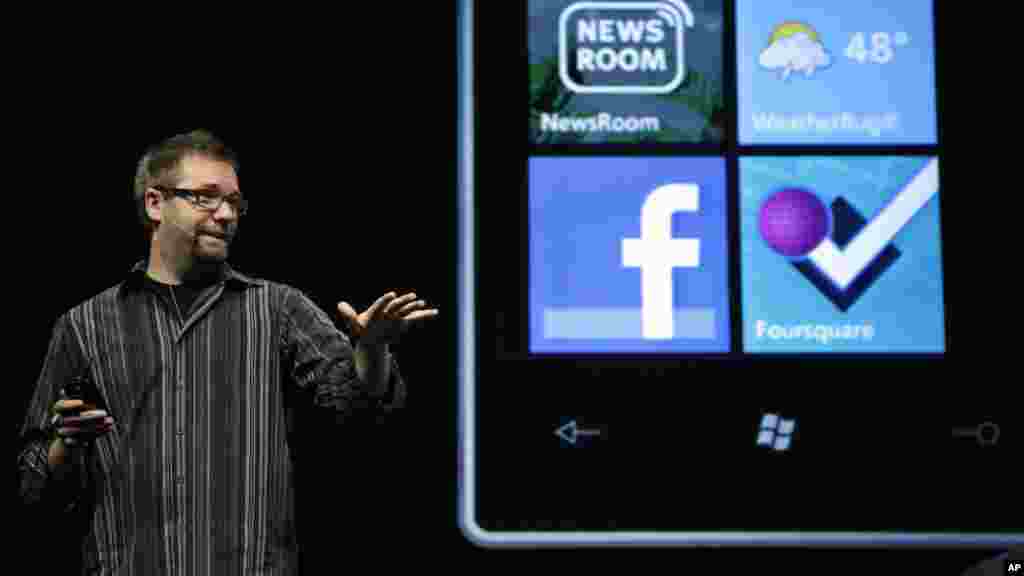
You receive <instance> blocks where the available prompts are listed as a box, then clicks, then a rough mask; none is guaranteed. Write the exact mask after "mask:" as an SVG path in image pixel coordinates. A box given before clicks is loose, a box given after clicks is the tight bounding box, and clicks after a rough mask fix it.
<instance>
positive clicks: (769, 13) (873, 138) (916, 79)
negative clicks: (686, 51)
mask: <svg viewBox="0 0 1024 576" xmlns="http://www.w3.org/2000/svg"><path fill="white" fill-rule="evenodd" d="M736 25H737V31H736V40H737V46H736V47H737V51H736V57H737V75H738V77H737V80H738V89H739V94H738V101H737V102H738V108H739V109H738V114H739V141H740V144H746V145H750V144H922V145H927V144H935V143H936V108H935V63H934V38H933V36H934V33H933V32H934V31H933V26H934V24H933V14H932V0H900V1H899V2H893V1H891V0H867V1H863V2H835V1H832V0H791V1H789V2H764V1H762V0H740V2H738V4H737V11H736Z"/></svg>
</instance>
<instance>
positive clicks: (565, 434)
mask: <svg viewBox="0 0 1024 576" xmlns="http://www.w3.org/2000/svg"><path fill="white" fill-rule="evenodd" d="M600 435H601V431H600V430H583V429H582V428H578V427H577V426H576V421H575V420H570V421H569V422H568V423H566V424H563V425H562V426H559V427H558V428H556V429H555V436H558V437H559V438H561V439H562V440H565V441H566V442H568V443H569V444H572V445H573V446H575V445H576V439H577V438H579V437H580V436H600Z"/></svg>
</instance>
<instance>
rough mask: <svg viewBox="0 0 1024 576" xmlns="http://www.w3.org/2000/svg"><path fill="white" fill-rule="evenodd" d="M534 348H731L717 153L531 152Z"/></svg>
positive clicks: (722, 176)
mask: <svg viewBox="0 0 1024 576" xmlns="http://www.w3.org/2000/svg"><path fill="white" fill-rule="evenodd" d="M529 170H530V172H529V230H530V231H529V237H530V255H529V256H530V263H529V273H530V279H529V286H530V294H529V306H530V351H531V352H532V353H564V352H581V353H591V352H593V353H620V352H694V353H700V352H728V351H729V343H730V333H729V278H728V270H729V267H728V258H729V254H728V242H727V238H728V236H727V230H726V226H727V202H726V184H725V161H724V160H723V159H722V158H711V157H700V158H635V157H631V158H608V157H603V158H579V157H563V158H532V159H531V160H530V167H529Z"/></svg>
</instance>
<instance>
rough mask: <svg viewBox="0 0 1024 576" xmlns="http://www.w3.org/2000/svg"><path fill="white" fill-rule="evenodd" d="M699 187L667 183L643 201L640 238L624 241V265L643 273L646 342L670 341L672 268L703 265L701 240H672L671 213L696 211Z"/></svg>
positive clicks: (641, 320) (671, 333)
mask: <svg viewBox="0 0 1024 576" xmlns="http://www.w3.org/2000/svg"><path fill="white" fill-rule="evenodd" d="M699 204H700V190H699V188H698V187H697V185H696V184H667V185H665V186H661V187H659V188H657V189H656V190H654V192H651V194H650V196H648V197H647V199H646V200H644V206H643V211H642V213H641V220H640V222H641V224H640V238H625V239H623V240H622V265H623V266H626V267H632V268H639V269H640V271H641V284H642V287H641V299H640V322H641V330H642V335H643V338H644V339H648V340H653V339H671V338H672V337H673V335H674V329H673V324H674V322H673V311H672V293H673V290H672V269H673V268H676V267H685V268H696V267H698V266H700V239H699V238H673V237H672V214H674V213H676V212H697V210H698V208H699Z"/></svg>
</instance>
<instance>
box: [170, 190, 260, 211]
mask: <svg viewBox="0 0 1024 576" xmlns="http://www.w3.org/2000/svg"><path fill="white" fill-rule="evenodd" d="M153 188H155V189H156V190H159V191H161V192H167V193H170V194H174V195H175V196H178V197H179V198H184V199H186V200H188V201H190V202H192V205H193V206H195V207H196V208H198V209H200V210H206V211H209V212H216V211H217V210H219V209H220V205H221V204H223V203H224V201H225V200H226V201H227V202H228V204H230V205H231V207H232V208H234V209H235V214H238V217H239V218H241V217H242V216H245V215H246V214H247V213H248V212H249V201H248V200H246V199H245V198H242V197H241V196H239V195H237V194H235V195H231V196H221V195H219V194H213V193H208V192H207V191H206V190H189V189H188V188H169V187H167V186H153Z"/></svg>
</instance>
